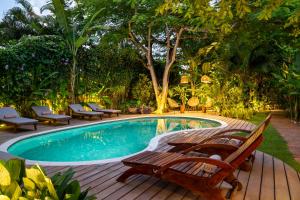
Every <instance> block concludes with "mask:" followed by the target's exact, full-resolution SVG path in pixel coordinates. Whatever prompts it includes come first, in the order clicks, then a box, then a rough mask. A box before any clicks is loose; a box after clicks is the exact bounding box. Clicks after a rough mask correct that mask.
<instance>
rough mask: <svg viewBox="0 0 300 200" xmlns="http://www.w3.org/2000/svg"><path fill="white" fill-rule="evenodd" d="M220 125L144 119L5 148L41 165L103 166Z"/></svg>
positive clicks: (54, 133) (38, 137)
mask: <svg viewBox="0 0 300 200" xmlns="http://www.w3.org/2000/svg"><path fill="white" fill-rule="evenodd" d="M220 126H224V123H223V122H220V121H216V120H210V119H203V118H191V117H144V118H135V119H126V120H117V121H111V122H102V123H97V124H94V125H88V126H82V127H77V128H68V129H66V130H59V131H51V132H48V133H43V134H39V135H30V136H27V138H26V137H25V138H24V137H21V138H20V139H16V140H13V141H9V142H8V144H6V146H7V151H8V152H9V153H10V154H12V155H15V156H19V157H22V158H25V159H26V160H31V161H32V162H40V163H41V164H51V163H52V164H55V165H60V164H75V165H76V164H84V163H85V164H86V163H89V164H90V163H101V162H108V161H115V160H117V159H120V158H124V157H125V156H128V155H132V154H135V153H137V152H140V151H143V150H145V149H146V148H147V147H148V148H147V150H150V149H154V148H155V147H156V145H157V143H158V140H159V138H161V137H162V136H165V135H168V134H172V133H174V132H177V131H180V130H191V129H202V128H216V127H220ZM97 161H98V162H97Z"/></svg>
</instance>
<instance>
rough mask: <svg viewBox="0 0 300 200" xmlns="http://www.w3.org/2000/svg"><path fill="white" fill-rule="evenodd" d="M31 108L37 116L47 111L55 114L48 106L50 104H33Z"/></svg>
mask: <svg viewBox="0 0 300 200" xmlns="http://www.w3.org/2000/svg"><path fill="white" fill-rule="evenodd" d="M31 108H32V110H33V111H34V112H35V114H36V115H37V116H42V115H45V113H47V114H53V112H52V111H51V110H50V109H49V108H48V106H32V107H31Z"/></svg>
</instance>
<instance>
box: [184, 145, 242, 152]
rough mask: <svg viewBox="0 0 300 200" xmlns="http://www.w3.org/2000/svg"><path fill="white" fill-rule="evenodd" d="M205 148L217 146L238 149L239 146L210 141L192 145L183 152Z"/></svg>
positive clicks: (218, 147)
mask: <svg viewBox="0 0 300 200" xmlns="http://www.w3.org/2000/svg"><path fill="white" fill-rule="evenodd" d="M204 148H215V149H222V150H237V149H238V147H236V146H234V145H230V144H217V143H216V144H212V143H209V144H198V145H195V146H193V147H190V148H188V149H186V150H184V151H182V152H181V153H182V154H187V153H189V152H191V151H195V150H201V149H204Z"/></svg>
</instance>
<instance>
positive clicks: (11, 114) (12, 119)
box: [0, 107, 38, 131]
mask: <svg viewBox="0 0 300 200" xmlns="http://www.w3.org/2000/svg"><path fill="white" fill-rule="evenodd" d="M0 122H3V123H5V124H7V125H12V126H14V127H15V131H16V130H17V128H18V127H19V126H21V125H33V127H34V130H36V128H37V127H36V126H37V123H38V121H37V120H35V119H30V118H25V117H21V116H20V115H19V113H18V112H17V111H16V110H15V109H13V108H11V107H3V108H0Z"/></svg>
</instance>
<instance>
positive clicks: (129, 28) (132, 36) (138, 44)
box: [128, 22, 148, 54]
mask: <svg viewBox="0 0 300 200" xmlns="http://www.w3.org/2000/svg"><path fill="white" fill-rule="evenodd" d="M131 23H132V22H128V34H129V39H130V40H131V41H132V42H133V44H134V45H135V46H136V47H137V48H139V49H141V50H142V51H143V52H144V53H145V54H147V51H148V49H147V48H146V47H144V46H143V45H142V44H141V43H140V42H139V40H138V39H137V37H136V36H135V35H134V33H133V32H132V27H131Z"/></svg>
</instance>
